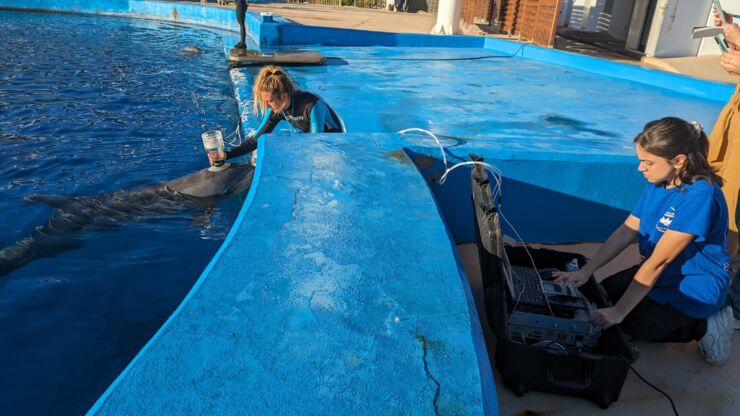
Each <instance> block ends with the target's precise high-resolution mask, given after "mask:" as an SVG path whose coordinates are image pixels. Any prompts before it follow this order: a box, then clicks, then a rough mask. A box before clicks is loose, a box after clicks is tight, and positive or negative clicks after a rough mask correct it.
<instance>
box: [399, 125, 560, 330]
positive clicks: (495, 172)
mask: <svg viewBox="0 0 740 416" xmlns="http://www.w3.org/2000/svg"><path fill="white" fill-rule="evenodd" d="M410 131H418V132H422V133H426V134H428V135H429V136H431V137H432V138H434V140H435V141H436V142H437V145H438V146H439V148H440V150H441V152H442V160H443V162H444V166H445V173H444V174H443V175H442V177H441V178H439V184H440V185H443V184H444V183H445V182H446V181H447V175H448V174H449V173H450V172H452V171H453V170H455V169H457V168H459V167H460V166H474V165H481V166H483V167H485V168H486V169H488V171H489V172H490V173H491V175H492V176H493V180H494V182H495V183H496V186H495V188H494V189H495V191H494V193H493V195H491V199H492V200H493V201H494V204H496V208H497V210H498V212H499V214H501V218H503V219H504V221H506V224H508V226H509V228H511V230H512V231H513V232H514V234H515V235H516V237H517V239H518V240H519V242H521V244H522V247H523V248H524V251H525V252H526V253H527V256H528V257H529V260H530V261H531V263H532V268H533V269H534V271H535V273H536V274H537V277H539V283H540V289H541V291H542V293H543V295H544V293H545V288H544V285H543V284H542V276H541V275H540V272H539V270H537V265H536V264H535V261H534V257H532V253H530V252H529V249H528V248H527V244H526V243H525V242H524V239H523V238H522V237H521V235H519V232H518V231H517V230H516V228H515V227H514V225H513V224H512V223H511V222H509V220H508V219H507V218H506V216H505V215H504V211H503V210H502V209H501V204H500V203H498V202H496V201H497V200H498V198H499V197H500V196H501V195H502V192H503V180H502V176H503V175H502V173H501V170H500V169H498V168H497V167H495V166H493V165H491V164H489V163H486V162H480V161H476V160H470V161H465V162H460V163H456V164H454V165H452V167H450V168H448V167H447V158H446V157H445V151H444V148H443V147H442V144H441V143H440V142H439V139H437V136H435V135H434V133H432V132H430V131H427V130H424V129H420V128H416V127H414V128H410V129H406V130H401V131H399V132H398V134H405V133H408V132H410ZM503 255H504V257H506V261H505V268H504V270H505V272H506V273H508V275H509V276H508V277H509V279H511V277H515V278H516V279H517V280H518V281H519V282H520V283H522V290H521V292H520V293H519V295H518V296H517V300H516V302H515V304H514V309H515V310H516V307H517V306H518V305H519V300H520V299H521V296H522V295H523V294H524V284H523V283H524V282H522V280H521V279H520V278H519V277H518V276H516V274H515V273H514V272H513V270H511V264H510V263H509V259H508V256H506V251H505V250H504V252H503ZM544 298H545V304H546V305H547V309H548V310H549V311H550V315H552V316H555V313H554V312H553V310H552V307H551V306H550V301H549V300H548V299H547V296H544Z"/></svg>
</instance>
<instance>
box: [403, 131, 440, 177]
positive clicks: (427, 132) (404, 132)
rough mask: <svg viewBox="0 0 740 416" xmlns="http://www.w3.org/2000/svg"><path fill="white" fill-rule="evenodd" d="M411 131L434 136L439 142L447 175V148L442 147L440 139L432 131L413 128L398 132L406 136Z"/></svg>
mask: <svg viewBox="0 0 740 416" xmlns="http://www.w3.org/2000/svg"><path fill="white" fill-rule="evenodd" d="M410 131H418V132H421V133H426V134H428V135H429V136H432V138H433V139H434V141H435V142H437V146H439V150H441V151H442V162H444V164H445V173H447V157H446V156H445V148H444V147H442V143H440V142H439V139H438V138H437V136H435V135H434V133H432V132H431V131H428V130H424V129H420V128H418V127H412V128H410V129H406V130H401V131H399V132H398V134H406V133H408V132H410Z"/></svg>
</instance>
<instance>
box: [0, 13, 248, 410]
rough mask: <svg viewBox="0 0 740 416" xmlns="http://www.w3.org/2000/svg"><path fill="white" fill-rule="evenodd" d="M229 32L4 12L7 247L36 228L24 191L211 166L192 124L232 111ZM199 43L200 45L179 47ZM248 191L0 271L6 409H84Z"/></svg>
mask: <svg viewBox="0 0 740 416" xmlns="http://www.w3.org/2000/svg"><path fill="white" fill-rule="evenodd" d="M222 37H223V33H219V32H217V31H213V30H209V29H202V28H198V29H194V28H190V27H187V26H182V25H176V24H172V23H164V22H151V21H144V20H135V19H126V18H113V17H91V16H77V15H74V16H73V15H60V14H37V13H18V12H3V11H0V45H3V46H2V47H1V48H0V150H1V151H2V154H3V163H2V164H0V190H1V192H2V198H1V199H0V212H2V213H3V215H2V216H0V248H2V247H5V246H8V245H10V244H12V243H13V242H15V241H17V240H19V239H22V238H24V237H26V236H28V235H29V234H30V233H31V232H32V231H33V230H34V227H37V226H39V225H42V224H44V223H45V222H46V221H47V220H48V218H49V217H50V216H51V213H52V210H51V208H49V207H47V206H44V205H43V204H31V203H28V202H25V201H24V199H23V198H25V197H28V196H31V195H65V196H72V195H74V196H80V195H82V196H89V195H97V194H101V193H105V192H112V191H115V190H119V189H125V188H131V187H136V186H140V185H145V184H148V183H153V182H159V181H165V180H169V179H173V178H176V177H178V176H182V175H186V174H188V173H191V172H193V171H196V170H198V169H202V168H204V167H207V163H208V162H207V159H206V157H205V154H204V152H203V147H202V144H201V141H200V134H201V133H202V132H203V131H205V130H208V129H213V128H220V129H222V130H224V133H225V135H226V134H228V133H230V132H231V131H233V129H234V128H235V127H236V123H237V120H238V111H237V108H236V103H235V102H234V100H233V94H232V92H231V87H230V82H229V77H228V70H227V67H226V64H225V62H224V57H223V49H222ZM190 44H193V45H196V46H198V47H199V48H200V49H201V50H202V51H203V53H202V54H190V53H186V52H184V51H183V48H184V47H185V46H187V45H190ZM243 198H244V195H239V196H235V197H233V198H229V199H227V200H225V201H223V202H222V203H221V204H219V205H218V206H216V207H210V208H208V209H195V208H193V209H189V210H185V211H182V212H178V213H175V214H167V215H152V216H149V217H146V218H144V219H142V220H141V221H134V222H129V221H120V222H116V221H114V222H113V223H114V226H113V227H107V228H105V229H101V230H97V231H92V232H87V233H82V234H80V235H76V236H73V237H74V241H75V242H77V243H79V246H80V247H79V248H78V249H75V250H71V251H66V252H63V253H60V254H58V255H56V256H54V257H46V258H38V259H35V260H33V261H31V262H30V263H28V264H26V265H24V266H22V267H21V268H19V269H16V270H15V271H13V272H11V273H9V274H7V275H6V276H3V277H0V334H1V335H0V369H2V370H1V371H0V409H3V410H2V411H1V413H3V414H29V415H30V414H64V415H70V414H82V413H84V412H85V411H87V410H88V409H89V407H90V406H91V405H92V404H93V403H94V401H95V400H96V399H97V398H98V397H99V396H100V394H102V392H103V391H104V390H105V389H106V388H107V386H108V385H109V384H110V383H111V382H112V381H113V380H114V379H115V377H116V376H117V375H118V374H119V373H120V372H121V371H122V370H123V369H124V368H125V366H126V365H127V364H128V362H129V361H130V360H131V359H132V358H133V356H134V355H135V354H136V353H137V352H138V351H139V350H140V348H141V347H142V346H143V345H144V344H145V343H146V341H147V340H148V339H149V338H150V337H151V336H152V335H153V334H154V333H155V332H156V330H157V329H158V328H159V327H160V326H161V324H162V323H163V322H164V321H165V320H166V319H167V318H168V317H169V315H170V314H171V312H172V311H173V310H174V309H175V308H176V307H177V305H178V304H179V303H180V301H181V300H182V299H183V297H184V296H185V295H186V294H187V292H188V290H189V289H190V288H191V287H192V285H193V283H194V282H195V280H196V279H197V277H198V276H199V275H200V273H201V271H202V270H203V269H204V267H205V266H206V264H207V263H208V261H209V260H210V259H211V257H212V256H213V254H215V252H216V250H217V249H218V248H219V246H220V244H221V242H222V241H223V239H224V238H225V236H226V234H227V232H228V230H229V228H230V226H231V224H232V223H233V221H234V219H235V218H236V215H237V213H238V210H239V208H240V207H241V203H242V200H243Z"/></svg>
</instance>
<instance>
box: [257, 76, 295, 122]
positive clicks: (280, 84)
mask: <svg viewBox="0 0 740 416" xmlns="http://www.w3.org/2000/svg"><path fill="white" fill-rule="evenodd" d="M295 91H296V86H295V84H294V83H293V80H292V79H290V77H289V76H288V74H287V73H286V72H285V70H284V69H283V68H281V67H279V66H274V65H268V66H265V67H263V68H262V69H261V70H260V72H259V73H258V74H257V78H256V79H255V80H254V86H253V87H252V96H253V98H254V113H255V114H265V112H266V111H267V104H265V100H263V99H262V95H261V94H260V93H262V92H269V93H272V94H277V95H280V94H288V96H291V95H293V93H294V92H295Z"/></svg>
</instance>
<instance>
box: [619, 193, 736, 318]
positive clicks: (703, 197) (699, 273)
mask: <svg viewBox="0 0 740 416" xmlns="http://www.w3.org/2000/svg"><path fill="white" fill-rule="evenodd" d="M632 215H634V216H635V217H637V218H639V219H640V232H639V237H638V241H639V244H640V254H641V255H642V256H643V258H648V257H650V256H651V255H652V254H653V250H654V249H655V245H656V244H657V243H658V240H660V237H661V236H662V235H663V233H664V232H665V231H667V230H673V231H678V232H682V233H688V234H693V235H695V236H696V238H695V239H694V240H693V241H692V242H691V243H690V244H689V245H688V246H687V247H686V248H685V249H684V250H683V251H682V252H681V254H679V255H678V257H676V259H675V260H673V261H672V262H671V263H670V264H669V265H668V266H667V267H666V268H665V270H664V271H663V273H662V274H661V275H660V277H659V278H658V281H657V282H656V283H655V286H653V288H652V289H651V290H650V293H649V294H648V297H650V298H651V299H653V300H654V301H656V302H658V303H660V304H666V303H667V304H670V305H671V306H673V307H674V308H676V309H678V310H679V311H681V312H683V313H685V314H686V315H688V316H691V317H694V318H707V317H709V316H711V315H713V314H714V313H715V312H716V311H717V310H718V309H719V308H720V307H721V306H722V305H723V304H724V302H725V298H726V297H727V286H728V284H729V281H730V272H729V270H730V268H729V264H728V261H729V255H728V253H727V224H728V222H727V221H728V213H727V203H726V202H725V198H724V196H723V195H722V191H721V190H720V187H719V186H718V185H717V184H713V183H709V182H707V181H705V180H697V181H696V182H694V183H693V184H683V185H681V186H679V187H675V188H670V189H666V188H664V187H662V186H660V187H659V186H655V185H653V184H648V185H647V186H646V187H645V190H644V191H643V193H642V196H641V197H640V200H639V201H638V202H637V205H636V206H635V209H634V210H632Z"/></svg>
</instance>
